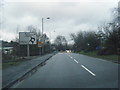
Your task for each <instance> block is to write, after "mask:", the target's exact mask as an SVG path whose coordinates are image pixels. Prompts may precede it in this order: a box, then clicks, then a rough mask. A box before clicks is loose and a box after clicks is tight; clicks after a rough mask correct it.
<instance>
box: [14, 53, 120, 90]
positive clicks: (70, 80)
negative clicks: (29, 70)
mask: <svg viewBox="0 0 120 90" xmlns="http://www.w3.org/2000/svg"><path fill="white" fill-rule="evenodd" d="M117 87H118V64H116V63H112V62H109V61H106V60H102V59H98V58H93V57H88V56H85V55H80V54H75V53H58V54H56V55H55V56H53V57H52V58H50V59H49V60H48V61H47V62H46V64H45V65H44V66H43V67H40V68H38V70H37V72H36V73H34V74H33V75H32V76H30V77H28V78H27V79H25V80H23V81H22V82H20V83H19V84H17V85H16V86H15V88H117Z"/></svg>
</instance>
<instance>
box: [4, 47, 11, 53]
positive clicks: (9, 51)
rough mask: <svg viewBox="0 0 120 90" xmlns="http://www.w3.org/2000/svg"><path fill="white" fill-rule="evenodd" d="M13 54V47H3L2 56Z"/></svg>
mask: <svg viewBox="0 0 120 90" xmlns="http://www.w3.org/2000/svg"><path fill="white" fill-rule="evenodd" d="M12 52H13V47H3V53H4V54H11V53H12Z"/></svg>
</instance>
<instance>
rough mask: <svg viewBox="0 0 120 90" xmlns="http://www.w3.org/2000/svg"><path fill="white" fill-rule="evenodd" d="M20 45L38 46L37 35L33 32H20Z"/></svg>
mask: <svg viewBox="0 0 120 90" xmlns="http://www.w3.org/2000/svg"><path fill="white" fill-rule="evenodd" d="M19 43H20V44H22V45H26V44H37V40H36V35H35V33H33V32H19Z"/></svg>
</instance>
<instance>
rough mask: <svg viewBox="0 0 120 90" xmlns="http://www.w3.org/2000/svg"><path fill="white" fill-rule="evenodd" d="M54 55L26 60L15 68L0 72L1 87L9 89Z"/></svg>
mask: <svg viewBox="0 0 120 90" xmlns="http://www.w3.org/2000/svg"><path fill="white" fill-rule="evenodd" d="M53 55H54V53H52V54H47V55H44V56H39V57H37V58H34V59H30V60H27V61H25V62H23V63H21V64H19V65H17V66H12V67H9V68H7V69H3V70H2V87H3V88H5V87H9V86H11V85H12V84H14V83H15V82H16V80H19V78H21V77H22V76H24V75H25V74H27V73H28V72H30V70H32V69H33V68H35V67H36V66H38V65H39V64H41V63H42V62H44V61H46V60H47V59H49V58H50V57H52V56H53Z"/></svg>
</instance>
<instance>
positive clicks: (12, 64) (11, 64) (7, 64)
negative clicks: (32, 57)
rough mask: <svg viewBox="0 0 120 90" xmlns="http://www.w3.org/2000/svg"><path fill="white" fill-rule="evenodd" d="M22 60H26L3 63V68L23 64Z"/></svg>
mask: <svg viewBox="0 0 120 90" xmlns="http://www.w3.org/2000/svg"><path fill="white" fill-rule="evenodd" d="M22 62H24V61H17V62H7V63H2V66H3V67H2V68H3V69H5V68H8V67H11V66H16V65H19V64H21V63H22Z"/></svg>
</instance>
